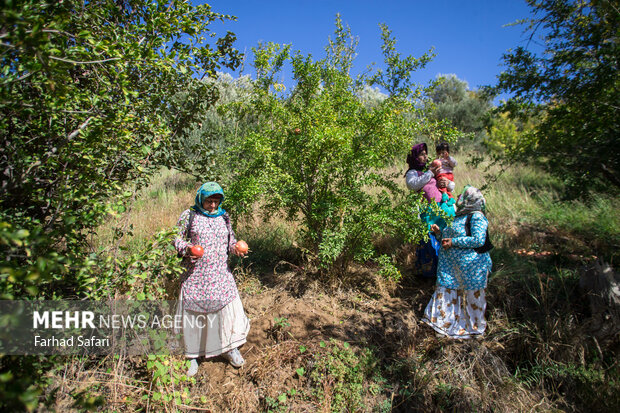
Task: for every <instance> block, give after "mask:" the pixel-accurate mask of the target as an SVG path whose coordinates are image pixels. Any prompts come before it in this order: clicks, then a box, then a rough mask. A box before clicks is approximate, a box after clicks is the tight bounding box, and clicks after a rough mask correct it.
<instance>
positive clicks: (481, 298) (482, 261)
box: [423, 212, 492, 338]
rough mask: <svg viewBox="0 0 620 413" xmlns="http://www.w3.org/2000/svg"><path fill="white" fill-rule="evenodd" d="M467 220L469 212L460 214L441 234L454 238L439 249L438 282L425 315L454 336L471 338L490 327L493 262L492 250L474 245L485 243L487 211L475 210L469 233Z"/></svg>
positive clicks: (442, 332)
mask: <svg viewBox="0 0 620 413" xmlns="http://www.w3.org/2000/svg"><path fill="white" fill-rule="evenodd" d="M466 220H467V215H461V216H458V217H456V218H455V219H454V221H453V223H452V226H450V227H447V228H446V229H444V230H443V232H442V234H441V238H440V239H442V238H451V239H452V248H448V249H444V248H441V250H440V251H439V265H438V268H437V285H436V288H435V292H434V294H433V297H432V298H431V300H430V302H429V303H428V305H427V307H426V310H425V311H424V318H423V321H424V322H425V323H427V324H428V325H430V326H431V327H433V328H434V329H435V330H436V331H437V332H439V333H441V334H445V335H447V336H449V337H452V338H471V337H472V336H476V335H482V334H484V331H485V329H486V319H485V317H484V313H485V310H486V299H485V294H484V289H485V288H486V286H487V279H488V275H489V273H490V272H491V266H492V263H491V257H490V256H489V253H488V252H485V253H482V254H479V253H477V252H476V251H474V250H473V248H478V247H481V246H482V245H484V242H485V238H486V232H487V227H488V225H489V223H488V221H487V219H486V217H485V216H484V214H482V213H481V212H474V213H473V215H472V218H471V236H469V237H468V236H467V235H466V232H465V221H466Z"/></svg>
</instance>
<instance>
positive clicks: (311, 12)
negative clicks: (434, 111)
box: [194, 0, 532, 89]
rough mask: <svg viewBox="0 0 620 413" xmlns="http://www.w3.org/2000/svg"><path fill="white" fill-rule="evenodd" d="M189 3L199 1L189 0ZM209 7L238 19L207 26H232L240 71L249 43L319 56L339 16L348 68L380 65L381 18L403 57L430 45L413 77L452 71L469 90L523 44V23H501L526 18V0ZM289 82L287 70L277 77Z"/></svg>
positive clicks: (301, 0) (266, 2) (245, 1)
mask: <svg viewBox="0 0 620 413" xmlns="http://www.w3.org/2000/svg"><path fill="white" fill-rule="evenodd" d="M194 3H204V2H201V1H197V0H195V1H194ZM207 3H208V4H210V5H211V6H212V9H213V11H215V12H218V13H224V14H230V15H234V16H236V17H237V21H233V22H230V21H228V22H226V23H225V24H223V25H219V27H218V26H216V25H214V26H213V30H214V31H216V33H217V34H224V33H225V31H228V30H229V31H232V32H233V33H235V34H236V35H237V39H238V40H237V42H236V48H237V49H238V50H240V51H241V52H245V53H247V54H248V55H249V56H248V61H247V62H246V65H245V70H244V73H245V74H252V67H251V66H250V65H249V62H250V61H251V53H252V47H255V46H256V45H257V44H258V43H259V41H263V42H270V41H271V42H275V43H284V44H292V45H293V46H292V49H293V50H300V51H301V52H302V53H303V54H312V56H313V57H314V58H316V59H318V58H322V57H324V55H325V51H324V50H325V45H326V44H327V41H328V37H329V36H332V37H333V33H334V29H335V24H334V22H335V18H336V14H337V13H340V15H341V18H342V20H343V22H344V23H345V24H347V25H348V26H349V27H350V28H351V32H352V34H353V35H355V36H357V37H359V44H358V49H357V50H358V56H357V58H356V60H355V62H354V73H359V72H361V71H363V70H364V69H365V68H366V67H367V66H368V65H370V64H371V63H373V62H375V63H377V64H378V65H381V64H382V60H383V57H382V55H381V37H380V35H381V31H380V28H379V23H384V24H387V25H388V27H389V28H390V30H392V35H393V36H394V37H395V38H396V39H397V44H396V48H397V51H398V52H399V53H400V54H401V56H407V55H413V56H415V57H419V56H421V55H422V54H423V53H424V52H426V51H428V50H429V49H430V48H434V53H435V54H436V57H435V58H434V59H433V61H432V62H430V63H429V64H428V65H427V66H426V68H424V69H422V70H421V71H419V72H416V73H415V74H414V75H413V79H414V80H415V81H416V83H419V84H423V85H425V84H427V83H428V82H429V81H430V80H432V79H434V78H435V77H436V76H437V75H438V74H455V75H456V76H457V77H458V78H459V79H461V80H464V81H466V82H467V83H468V85H469V87H470V89H477V88H479V87H481V86H484V85H493V84H495V83H496V77H497V75H499V73H500V72H501V70H502V66H501V60H502V59H501V58H502V54H503V53H505V52H506V51H507V50H508V49H511V48H514V47H517V46H526V45H528V41H527V38H528V37H527V36H526V34H524V26H523V25H516V26H514V25H513V26H506V25H508V24H510V23H513V22H515V21H517V20H519V19H524V18H528V17H532V16H531V14H530V8H529V6H528V5H527V4H526V2H525V0H458V1H457V0H424V1H422V0H382V1H377V0H314V1H308V0H286V1H283V0H262V1H259V0H211V1H207ZM280 80H281V81H282V82H283V83H284V84H285V85H286V86H287V88H288V87H290V84H291V79H290V73H285V74H284V75H283V78H281V79H280Z"/></svg>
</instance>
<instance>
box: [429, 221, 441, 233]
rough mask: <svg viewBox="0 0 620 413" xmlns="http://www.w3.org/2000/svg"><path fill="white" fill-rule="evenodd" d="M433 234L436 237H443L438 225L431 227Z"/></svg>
mask: <svg viewBox="0 0 620 413" xmlns="http://www.w3.org/2000/svg"><path fill="white" fill-rule="evenodd" d="M431 232H432V233H433V234H435V235H441V230H440V229H439V225H437V224H433V225H431Z"/></svg>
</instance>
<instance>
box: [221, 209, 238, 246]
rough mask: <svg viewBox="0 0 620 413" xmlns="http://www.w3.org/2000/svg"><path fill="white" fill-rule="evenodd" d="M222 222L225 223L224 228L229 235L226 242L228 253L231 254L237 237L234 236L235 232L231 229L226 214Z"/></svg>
mask: <svg viewBox="0 0 620 413" xmlns="http://www.w3.org/2000/svg"><path fill="white" fill-rule="evenodd" d="M224 222H226V228H228V233H229V235H230V238H229V242H228V252H230V253H232V252H233V250H234V248H235V244H237V236H236V235H235V231H234V230H233V228H232V225H231V223H230V216H228V214H226V216H225V217H224Z"/></svg>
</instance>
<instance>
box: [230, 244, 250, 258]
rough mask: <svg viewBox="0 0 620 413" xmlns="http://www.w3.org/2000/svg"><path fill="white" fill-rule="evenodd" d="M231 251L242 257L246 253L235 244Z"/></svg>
mask: <svg viewBox="0 0 620 413" xmlns="http://www.w3.org/2000/svg"><path fill="white" fill-rule="evenodd" d="M232 253H233V254H235V255H236V256H238V257H244V256H245V254H247V252H241V251H239V250H238V249H237V244H235V246H234V247H233V248H232Z"/></svg>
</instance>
